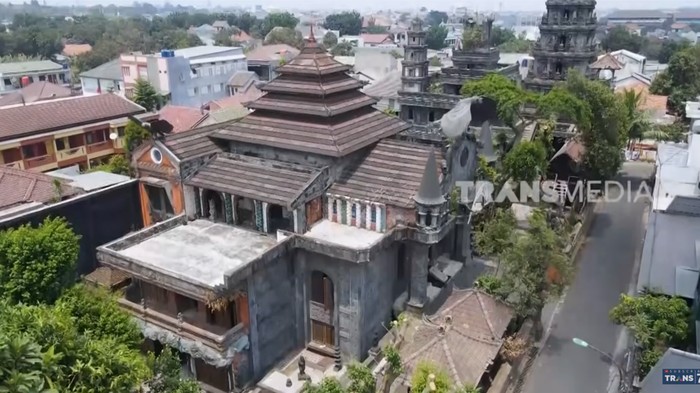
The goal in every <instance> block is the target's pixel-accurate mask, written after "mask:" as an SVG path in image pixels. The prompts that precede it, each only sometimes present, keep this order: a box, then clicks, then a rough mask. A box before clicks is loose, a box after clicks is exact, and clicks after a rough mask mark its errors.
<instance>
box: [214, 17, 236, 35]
mask: <svg viewBox="0 0 700 393" xmlns="http://www.w3.org/2000/svg"><path fill="white" fill-rule="evenodd" d="M211 26H212V27H213V28H214V29H216V32H217V33H218V32H220V31H223V30H228V29H230V28H231V26H229V24H228V22H226V21H225V20H217V21H215V22H214V23H212V25H211Z"/></svg>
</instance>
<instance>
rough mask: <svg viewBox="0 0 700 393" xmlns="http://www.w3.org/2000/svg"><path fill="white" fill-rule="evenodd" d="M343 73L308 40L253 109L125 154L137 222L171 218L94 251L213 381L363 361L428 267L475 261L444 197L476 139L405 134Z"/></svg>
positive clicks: (160, 337)
mask: <svg viewBox="0 0 700 393" xmlns="http://www.w3.org/2000/svg"><path fill="white" fill-rule="evenodd" d="M348 70H349V67H348V66H345V65H343V64H340V63H338V62H336V61H334V60H333V58H332V56H330V55H329V54H328V53H327V52H326V51H325V50H323V49H322V48H321V47H320V46H319V45H318V44H317V43H316V42H315V41H313V40H312V41H310V42H308V43H307V44H306V46H305V47H304V49H303V50H302V51H301V52H300V54H299V55H298V56H297V57H295V58H293V59H291V60H290V61H289V62H287V63H286V64H284V65H282V66H280V67H278V68H277V72H278V73H279V74H280V75H279V76H278V77H277V78H275V79H273V80H272V81H270V82H269V83H267V84H266V85H265V86H263V87H262V88H261V89H262V90H263V91H264V92H265V93H266V94H265V95H263V96H262V97H260V98H258V99H257V100H255V101H253V102H251V103H248V104H247V106H248V108H249V109H252V110H253V112H251V113H249V114H248V115H246V116H245V117H243V118H242V119H239V120H237V121H234V122H229V123H224V124H215V125H212V126H206V127H202V128H199V129H194V130H190V131H184V132H181V133H177V134H171V135H168V136H166V137H165V138H164V139H163V140H154V141H148V142H147V143H145V144H144V145H143V146H142V147H141V148H139V149H138V150H137V151H136V152H135V153H134V154H133V157H134V158H133V159H134V160H135V164H136V167H137V170H138V172H139V178H140V182H141V184H142V185H143V188H142V205H143V206H144V212H143V214H144V218H145V219H146V220H144V222H145V223H146V224H150V223H153V222H155V221H158V220H160V219H165V220H164V221H161V222H158V223H157V224H155V225H152V226H151V227H149V228H147V229H145V230H142V231H139V232H137V233H133V234H131V235H128V236H125V237H123V238H121V239H118V240H116V241H114V242H111V243H109V244H106V245H104V246H102V247H100V248H98V258H99V260H100V261H101V263H102V264H103V266H104V267H109V268H111V269H113V270H117V271H121V272H123V273H124V274H126V275H128V276H129V277H130V278H131V284H130V285H129V286H128V287H127V288H126V289H125V292H124V295H123V297H122V298H121V299H120V300H119V303H120V304H121V305H122V306H123V307H124V308H125V309H127V310H129V311H130V312H131V313H132V315H133V316H134V317H135V318H136V319H137V321H138V323H139V326H140V327H141V330H142V332H143V333H144V335H145V336H146V337H147V338H148V342H149V343H150V344H152V345H153V346H154V347H160V346H161V345H169V346H173V347H175V348H177V349H178V350H179V351H180V352H181V357H182V359H183V362H184V363H185V364H186V366H187V369H188V370H190V371H191V372H192V374H193V375H194V376H195V377H196V378H197V380H199V381H200V383H202V384H203V386H204V387H205V388H206V389H207V390H209V391H225V392H230V391H233V390H235V389H238V388H240V387H242V386H244V385H245V384H246V383H248V382H251V381H257V380H259V379H260V378H262V377H263V376H264V375H266V373H268V371H270V370H275V369H277V367H284V365H286V364H288V363H289V359H294V360H293V362H295V361H296V356H298V355H299V354H300V353H307V352H306V351H313V353H314V354H315V356H314V357H307V358H306V362H307V365H308V369H317V370H326V369H328V368H332V367H334V365H337V366H340V367H342V365H343V364H346V363H347V362H348V361H350V360H351V359H362V358H364V357H365V355H366V352H367V350H368V349H369V348H371V347H372V346H373V345H374V341H375V338H376V337H379V336H380V335H382V334H384V332H385V328H384V326H387V324H388V323H389V322H390V321H391V320H392V318H393V317H392V313H393V309H394V304H395V303H396V302H395V301H396V299H398V298H403V299H404V301H402V302H398V303H400V308H405V307H410V308H411V310H414V311H415V312H420V311H421V310H423V308H424V307H427V306H428V305H429V304H430V302H431V301H433V300H434V299H435V296H437V294H439V293H440V288H438V287H436V286H434V285H433V284H431V283H430V282H429V281H428V270H429V268H430V269H432V271H438V272H443V273H442V274H441V275H440V277H443V278H446V279H448V280H449V279H450V277H452V276H454V275H456V274H457V272H458V271H459V270H460V269H461V267H462V265H463V263H464V261H465V259H466V258H469V257H470V256H471V251H470V249H469V241H468V239H469V236H470V235H469V230H468V229H467V227H466V224H465V223H466V222H467V221H466V220H460V221H459V222H457V220H456V218H455V217H454V216H451V215H450V214H448V201H447V199H446V198H445V196H446V195H448V194H449V192H450V191H449V190H452V187H453V185H454V184H455V182H456V181H461V180H467V179H473V175H474V172H475V170H476V166H477V146H476V144H475V143H474V142H473V139H472V138H471V137H467V136H463V137H456V138H454V139H452V140H451V143H450V146H449V147H447V146H445V147H444V148H439V147H437V146H435V145H432V144H429V143H426V141H423V140H414V141H408V140H403V139H402V138H400V137H399V134H400V133H401V132H402V131H405V130H407V129H408V127H409V126H408V124H406V123H404V122H403V121H401V120H399V119H398V118H397V117H394V116H388V115H386V114H383V113H382V112H380V111H378V110H376V109H375V108H373V107H372V106H373V105H374V104H375V100H374V99H372V98H370V97H367V96H366V95H364V94H362V93H361V92H360V91H359V89H360V88H361V87H362V84H361V83H360V82H359V81H357V80H356V79H354V78H352V77H351V76H349V75H347V74H346V72H347V71H348ZM178 211H183V213H182V214H180V215H178V213H177V212H178ZM171 216H174V217H172V218H169V217H171ZM146 221H147V222H146ZM409 294H410V295H409ZM406 299H408V301H406ZM293 364H295V363H293ZM278 372H279V371H278ZM263 380H264V381H267V382H268V383H269V384H271V385H272V387H273V388H274V389H275V390H277V391H280V390H284V389H285V388H284V384H285V380H281V381H270V380H269V379H263ZM297 382H298V381H297ZM280 384H281V385H280Z"/></svg>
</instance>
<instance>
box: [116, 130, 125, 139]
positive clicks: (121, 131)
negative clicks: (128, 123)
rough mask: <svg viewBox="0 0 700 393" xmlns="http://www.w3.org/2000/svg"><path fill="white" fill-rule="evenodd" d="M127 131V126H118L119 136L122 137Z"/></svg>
mask: <svg viewBox="0 0 700 393" xmlns="http://www.w3.org/2000/svg"><path fill="white" fill-rule="evenodd" d="M125 132H126V127H118V128H117V136H119V137H120V138H121V137H123V136H124V135H125Z"/></svg>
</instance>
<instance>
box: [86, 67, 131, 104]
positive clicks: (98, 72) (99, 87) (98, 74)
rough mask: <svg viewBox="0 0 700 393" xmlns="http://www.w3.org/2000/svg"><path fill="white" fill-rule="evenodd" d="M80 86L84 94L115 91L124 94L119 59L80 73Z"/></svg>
mask: <svg viewBox="0 0 700 393" xmlns="http://www.w3.org/2000/svg"><path fill="white" fill-rule="evenodd" d="M80 86H81V87H82V90H83V95H84V96H89V95H94V94H101V93H115V94H119V95H122V96H123V95H124V78H123V77H122V72H121V68H120V66H119V59H114V60H112V61H109V62H107V63H104V64H102V65H99V66H97V67H95V68H93V69H91V70H88V71H85V72H83V73H82V74H80Z"/></svg>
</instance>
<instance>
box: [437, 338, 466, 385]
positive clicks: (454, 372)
mask: <svg viewBox="0 0 700 393" xmlns="http://www.w3.org/2000/svg"><path fill="white" fill-rule="evenodd" d="M442 350H443V351H445V357H446V358H447V365H448V366H449V367H450V372H451V373H452V379H453V380H454V381H455V383H456V384H457V386H458V387H459V386H462V379H461V378H460V377H459V373H458V372H457V366H456V365H455V361H454V359H453V358H452V351H451V350H450V346H449V345H447V340H442Z"/></svg>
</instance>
